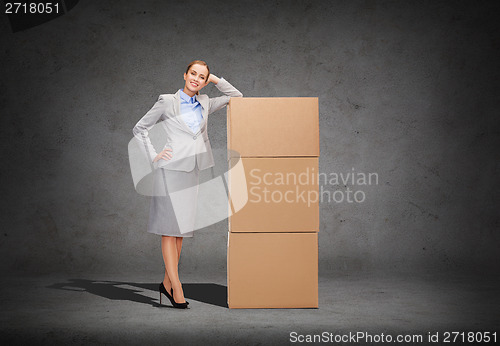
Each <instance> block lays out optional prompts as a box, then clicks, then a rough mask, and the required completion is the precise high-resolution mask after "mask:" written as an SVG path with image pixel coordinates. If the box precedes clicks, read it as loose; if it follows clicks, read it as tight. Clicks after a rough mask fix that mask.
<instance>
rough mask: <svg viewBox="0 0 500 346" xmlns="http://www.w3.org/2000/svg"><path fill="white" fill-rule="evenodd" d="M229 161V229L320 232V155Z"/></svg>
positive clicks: (235, 159) (249, 158) (233, 159)
mask: <svg viewBox="0 0 500 346" xmlns="http://www.w3.org/2000/svg"><path fill="white" fill-rule="evenodd" d="M228 163H229V171H228V175H229V176H228V190H229V191H228V192H229V208H230V210H229V232H266V233H268V232H287V233H289V232H318V231H319V191H318V186H319V183H318V157H240V158H230V159H229V162H228ZM236 165H238V166H236ZM234 167H238V168H239V169H232V168H234Z"/></svg>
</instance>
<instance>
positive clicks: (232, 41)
mask: <svg viewBox="0 0 500 346" xmlns="http://www.w3.org/2000/svg"><path fill="white" fill-rule="evenodd" d="M498 9H499V6H498V5H497V3H496V2H493V1H490V2H456V1H450V2H443V1H428V2H403V1H401V2H399V1H398V2H392V1H293V2H287V1H247V2H240V1H209V2H203V3H202V2H197V1H181V2H179V1H175V2H174V1H172V2H170V1H135V2H117V1H81V2H80V3H79V4H78V5H77V6H76V7H75V8H74V9H73V10H72V11H70V12H69V13H68V14H66V15H64V16H62V17H60V18H58V19H56V20H53V21H51V22H48V23H45V24H43V25H40V26H37V27H34V28H31V29H28V30H25V31H21V32H17V33H15V34H14V33H12V32H10V28H9V24H8V21H7V18H6V17H5V16H2V17H0V18H1V20H0V30H1V42H2V50H1V53H0V63H1V66H2V67H1V68H2V72H1V77H2V78H1V80H0V90H1V93H0V105H1V109H2V117H1V121H2V124H1V127H0V129H1V130H0V131H1V137H2V150H1V153H2V170H1V186H2V202H1V203H2V233H1V235H0V249H1V252H2V261H1V262H0V268H2V272H3V273H9V272H17V273H31V272H38V273H45V272H89V273H91V272H93V273H97V272H102V273H106V272H113V273H127V272H131V271H133V272H147V271H151V272H161V271H162V270H163V269H162V267H163V263H162V258H161V254H160V241H159V237H158V236H155V235H152V234H148V233H146V224H147V213H148V207H149V200H148V198H147V197H143V196H140V195H138V194H137V193H136V192H135V190H134V187H133V184H132V178H131V175H130V170H129V163H128V157H127V144H128V142H129V140H130V139H131V138H132V127H133V126H134V124H135V123H136V122H137V121H138V120H139V119H140V117H141V116H142V115H143V114H144V113H145V112H146V111H147V110H149V108H150V107H151V106H152V105H153V103H154V102H155V100H156V98H157V96H158V94H160V93H169V92H174V91H175V90H176V89H178V88H180V87H182V85H183V79H182V73H183V72H184V69H185V66H186V65H187V63H188V62H189V61H191V60H193V59H196V58H199V59H203V60H206V61H207V62H208V63H209V65H210V67H211V71H212V72H213V73H214V74H216V75H219V76H223V77H225V78H226V79H227V80H229V81H231V82H232V83H233V84H234V85H235V86H236V87H237V88H238V89H239V90H241V91H242V92H243V94H244V95H245V96H266V97H271V96H276V97H278V96H317V97H319V101H320V136H321V138H320V150H321V157H320V172H324V173H327V174H330V173H337V174H340V173H343V174H346V173H348V172H353V171H354V172H357V173H376V174H377V175H378V184H374V183H373V184H372V185H366V186H365V185H358V184H354V185H352V184H351V183H348V184H346V185H347V186H343V185H341V186H331V185H329V184H328V186H325V189H329V190H330V191H334V190H339V191H344V192H345V191H346V189H347V188H350V189H351V190H353V191H358V190H360V191H363V193H364V194H365V200H364V202H362V203H348V202H345V201H344V202H342V203H337V202H335V201H330V202H328V201H327V200H323V201H322V202H321V204H320V206H321V208H320V216H321V220H320V221H321V230H320V237H319V249H320V259H319V261H320V262H319V265H320V273H328V272H331V271H345V272H352V271H360V270H388V271H389V270H390V271H413V272H415V273H418V272H428V271H443V270H446V271H447V270H479V269H481V270H483V269H484V268H487V267H488V265H489V264H492V263H495V262H498V260H499V257H500V255H499V253H500V252H499V251H498V246H499V243H500V239H499V235H498V230H499V217H498V210H499V203H498V202H499V200H498V186H497V185H496V183H497V182H498V175H499V165H498V162H499V160H498V158H499V157H498V150H497V148H498V147H499V144H500V140H499V139H500V136H499V124H498V109H499V103H500V102H499V98H498V91H499V85H498V83H499V80H500V78H499V77H500V76H499V65H498V62H497V60H498V59H497V57H498V55H499V54H498V53H499V48H500V46H499V39H498V38H499V30H498V24H497V21H498V18H497V17H496V16H495V12H496V13H498ZM204 91H205V92H206V93H208V94H209V95H211V96H217V95H218V91H217V90H216V89H215V87H213V86H209V87H207V88H206V89H204ZM209 136H210V139H211V143H212V146H213V147H214V148H215V149H221V150H222V149H224V148H225V146H226V118H225V111H219V112H218V113H215V114H213V115H211V118H210V121H209ZM217 164H218V167H219V168H220V167H222V166H224V165H225V163H224V162H223V161H222V162H221V161H219V162H218V163H217ZM220 169H222V168H220ZM336 196H337V199H338V198H339V196H340V195H339V194H337V195H336ZM359 196H360V195H358V197H359ZM324 197H325V199H326V195H325V196H324ZM226 232H227V220H224V221H221V222H219V223H217V224H215V225H213V226H210V227H208V228H207V229H204V230H203V231H199V232H198V233H197V234H195V237H194V238H193V239H189V240H186V241H185V242H184V248H183V253H182V257H181V263H180V266H181V268H180V269H181V271H182V270H193V271H211V270H215V271H223V270H225V265H226V262H225V261H226V241H227V233H226Z"/></svg>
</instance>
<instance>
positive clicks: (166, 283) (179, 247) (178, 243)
mask: <svg viewBox="0 0 500 346" xmlns="http://www.w3.org/2000/svg"><path fill="white" fill-rule="evenodd" d="M163 237H164V236H163ZM183 239H184V238H183V237H176V247H177V263H179V260H180V258H181V250H182V240H183ZM161 251H162V254H163V261H164V262H165V277H164V278H163V286H165V289H166V290H167V292H168V293H170V289H171V288H172V283H171V282H170V278H169V277H168V272H167V262H166V260H165V256H166V255H165V251H166V249H165V247H164V245H163V238H162V241H161ZM177 267H179V266H178V265H177Z"/></svg>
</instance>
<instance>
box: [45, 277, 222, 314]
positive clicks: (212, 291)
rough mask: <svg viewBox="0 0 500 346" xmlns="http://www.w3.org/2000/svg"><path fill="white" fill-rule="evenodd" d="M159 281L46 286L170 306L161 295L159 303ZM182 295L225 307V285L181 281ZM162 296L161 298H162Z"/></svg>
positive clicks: (75, 282) (72, 282)
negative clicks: (147, 293) (165, 303)
mask: <svg viewBox="0 0 500 346" xmlns="http://www.w3.org/2000/svg"><path fill="white" fill-rule="evenodd" d="M122 285H127V286H132V287H137V288H139V289H137V290H134V289H131V288H129V287H128V288H125V287H119V286H122ZM158 285H159V283H142V282H126V281H101V280H86V279H68V282H64V283H55V284H52V285H50V286H47V288H52V289H60V290H65V291H78V292H81V291H85V292H88V293H91V294H94V295H97V296H100V297H104V298H108V299H114V300H128V301H131V302H136V303H142V304H148V305H152V306H155V307H170V308H171V307H172V306H171V305H170V302H168V299H167V298H166V297H165V296H163V298H164V300H163V301H167V302H168V303H167V304H168V305H163V304H162V305H160V304H159V293H158ZM182 288H183V290H184V297H185V298H186V300H188V301H189V300H196V301H199V302H202V303H206V304H211V305H216V306H220V307H223V308H227V307H228V306H227V287H226V286H222V285H218V284H211V283H196V284H188V283H183V284H182ZM144 290H150V291H153V292H155V293H156V295H157V298H151V297H148V296H145V295H142V294H141V293H142V292H144ZM163 298H162V299H163Z"/></svg>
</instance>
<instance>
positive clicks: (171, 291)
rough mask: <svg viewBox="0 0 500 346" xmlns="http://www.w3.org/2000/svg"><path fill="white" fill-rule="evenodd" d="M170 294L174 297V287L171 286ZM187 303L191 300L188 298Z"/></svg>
mask: <svg viewBox="0 0 500 346" xmlns="http://www.w3.org/2000/svg"><path fill="white" fill-rule="evenodd" d="M170 295H171V296H172V297H173V296H174V289H173V288H172V287H171V288H170ZM186 304H187V305H189V302H188V301H187V300H186Z"/></svg>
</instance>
